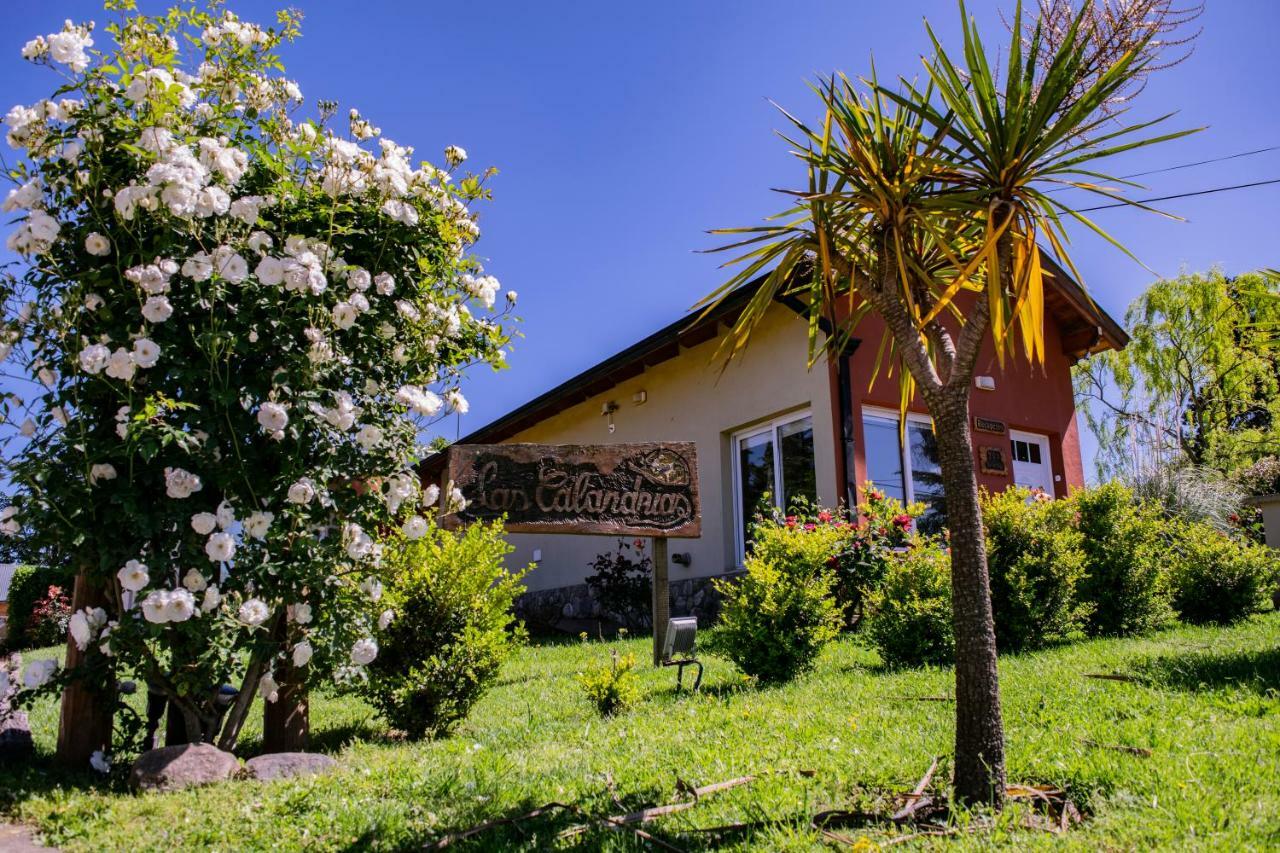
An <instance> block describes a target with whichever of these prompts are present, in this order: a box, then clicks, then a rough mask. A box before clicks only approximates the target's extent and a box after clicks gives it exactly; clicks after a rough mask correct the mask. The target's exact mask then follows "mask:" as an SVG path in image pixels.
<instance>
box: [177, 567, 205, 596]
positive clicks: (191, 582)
mask: <svg viewBox="0 0 1280 853" xmlns="http://www.w3.org/2000/svg"><path fill="white" fill-rule="evenodd" d="M182 585H183V586H185V587H186V588H187V589H189V590H190V591H191V592H203V591H204V590H205V588H206V587H207V586H208V585H209V582H208V581H207V580H205V577H204V575H202V574H200V572H198V571H196V570H195V569H188V570H187V573H186V574H185V575H184V576H183V578H182Z"/></svg>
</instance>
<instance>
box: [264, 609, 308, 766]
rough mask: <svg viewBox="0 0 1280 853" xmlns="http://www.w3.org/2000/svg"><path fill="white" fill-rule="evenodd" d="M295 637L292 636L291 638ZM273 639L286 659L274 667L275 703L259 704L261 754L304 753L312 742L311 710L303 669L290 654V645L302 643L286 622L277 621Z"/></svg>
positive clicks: (283, 620) (305, 672)
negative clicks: (280, 645)
mask: <svg viewBox="0 0 1280 853" xmlns="http://www.w3.org/2000/svg"><path fill="white" fill-rule="evenodd" d="M291 633H294V634H295V636H293V637H290V634H291ZM276 639H277V641H278V642H280V643H283V644H284V645H285V659H284V660H283V661H282V662H281V663H280V665H279V666H277V667H276V671H275V678H276V684H278V685H279V689H278V690H277V691H276V701H274V702H263V703H262V751H263V752H266V753H271V752H305V751H306V749H307V746H308V741H309V740H310V738H311V708H310V705H309V703H308V702H307V671H306V667H296V666H294V665H293V657H292V655H290V654H289V649H290V648H291V647H292V641H296V640H299V639H301V638H300V637H299V636H297V635H296V632H292V631H291V629H290V625H289V624H288V619H287V618H286V619H282V620H280V625H279V627H278V628H277V629H276Z"/></svg>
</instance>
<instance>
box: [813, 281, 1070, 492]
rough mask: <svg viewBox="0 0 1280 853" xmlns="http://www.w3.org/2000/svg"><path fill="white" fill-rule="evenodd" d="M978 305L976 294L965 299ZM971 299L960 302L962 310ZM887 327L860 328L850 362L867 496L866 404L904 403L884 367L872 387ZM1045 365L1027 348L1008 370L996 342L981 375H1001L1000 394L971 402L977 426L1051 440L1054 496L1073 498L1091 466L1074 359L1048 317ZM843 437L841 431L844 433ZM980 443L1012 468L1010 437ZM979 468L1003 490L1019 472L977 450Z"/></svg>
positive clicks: (918, 408)
mask: <svg viewBox="0 0 1280 853" xmlns="http://www.w3.org/2000/svg"><path fill="white" fill-rule="evenodd" d="M964 296H967V297H968V301H970V302H971V301H972V298H973V296H972V295H971V294H965V295H964ZM964 301H965V299H964V298H963V297H962V298H961V299H958V300H957V302H958V303H960V306H961V307H962V308H964V307H967V306H965V305H964ZM883 332H884V323H883V321H881V320H880V318H879V317H878V316H874V315H871V316H868V317H867V318H865V319H864V320H863V321H862V322H861V323H860V324H859V326H858V328H857V329H856V330H855V332H854V335H855V336H856V337H858V338H861V340H862V344H861V346H859V347H858V349H857V351H856V352H855V353H854V354H853V356H852V358H851V359H850V384H851V385H852V388H853V402H854V467H855V470H856V472H857V478H858V479H857V486H858V490H859V497H860V498H861V489H862V484H863V483H864V482H865V481H866V479H867V465H866V457H865V443H864V441H863V436H862V415H861V408H862V407H863V406H882V407H884V408H888V409H894V410H896V409H897V408H898V405H899V391H898V378H897V374H896V373H895V374H894V376H892V377H890V376H888V375H887V371H886V370H885V369H884V368H885V365H882V369H881V374H880V376H879V377H877V379H876V381H875V383H874V384H870V380H871V374H872V367H873V366H874V365H875V360H876V353H877V351H878V350H879V348H880V338H881V335H882V333H883ZM1044 345H1045V363H1044V365H1043V366H1041V365H1037V366H1035V367H1032V366H1031V364H1030V363H1029V362H1028V361H1027V360H1026V358H1025V357H1024V356H1023V355H1022V354H1021V352H1020V351H1018V352H1016V353H1015V354H1014V355H1012V356H1008V355H1007V356H1006V358H1005V363H1004V367H1003V368H1001V367H1000V365H999V364H998V362H997V361H996V358H995V350H994V347H993V345H992V343H991V341H990V339H989V338H988V341H987V343H986V344H985V345H984V346H983V349H982V352H981V353H980V354H979V356H978V363H977V366H976V368H975V370H974V375H975V376H991V377H994V378H995V382H996V387H995V390H994V391H983V390H980V389H979V388H976V387H975V388H974V389H973V391H972V393H971V395H970V398H969V415H970V428H972V424H973V420H972V418H974V417H983V418H992V419H995V420H1000V421H1004V422H1005V424H1006V426H1007V427H1008V429H1016V430H1022V431H1024V432H1033V433H1039V434H1041V435H1044V436H1047V437H1048V439H1049V449H1050V454H1049V455H1050V457H1051V460H1052V463H1053V474H1054V477H1055V480H1054V492H1055V494H1056V496H1057V497H1066V495H1067V492H1068V490H1069V489H1071V488H1073V487H1079V486H1083V485H1084V464H1083V462H1082V460H1081V457H1080V436H1079V431H1078V429H1077V426H1076V411H1075V403H1074V400H1073V397H1072V392H1071V362H1070V361H1069V360H1068V358H1067V356H1066V355H1065V354H1064V353H1063V352H1062V340H1061V337H1060V335H1059V332H1058V326H1057V324H1056V323H1055V322H1054V321H1053V320H1052V318H1048V319H1047V320H1046V323H1045V341H1044ZM910 408H911V410H912V411H915V412H921V413H924V412H925V411H926V410H925V407H924V404H923V402H922V401H921V400H920V399H919V396H918V395H917V398H916V399H915V400H913V401H912V404H911V406H910ZM836 435H837V436H839V432H838V431H837V433H836ZM973 440H974V444H975V445H979V446H980V445H983V444H989V445H992V446H998V447H1001V448H1002V449H1003V450H1004V455H1005V463H1006V465H1008V466H1009V467H1010V469H1012V459H1011V458H1010V454H1009V436H1008V434H1007V432H1006V434H1005V435H992V434H988V433H980V432H976V431H975V432H974V433H973ZM974 469H975V470H976V471H978V483H979V485H982V486H986V487H987V488H988V489H992V490H1000V489H1003V488H1005V487H1007V486H1008V485H1009V484H1010V483H1011V482H1012V475H1010V476H1008V477H1001V476H996V475H991V474H983V473H981V470H980V466H979V464H978V458H977V453H976V452H975V454H974Z"/></svg>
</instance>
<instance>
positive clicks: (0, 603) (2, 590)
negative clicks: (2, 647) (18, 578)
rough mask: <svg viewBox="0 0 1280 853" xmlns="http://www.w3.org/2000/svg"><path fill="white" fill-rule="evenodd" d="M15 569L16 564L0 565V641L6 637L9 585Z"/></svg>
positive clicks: (16, 567)
mask: <svg viewBox="0 0 1280 853" xmlns="http://www.w3.org/2000/svg"><path fill="white" fill-rule="evenodd" d="M17 569H18V564H17V563H0V640H3V639H4V638H5V637H6V636H8V627H9V584H10V582H12V581H13V573H14V572H15V571H17Z"/></svg>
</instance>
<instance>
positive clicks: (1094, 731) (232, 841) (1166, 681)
mask: <svg viewBox="0 0 1280 853" xmlns="http://www.w3.org/2000/svg"><path fill="white" fill-rule="evenodd" d="M619 646H625V647H627V648H629V649H630V650H631V651H634V652H635V653H636V655H637V657H638V658H639V659H641V660H643V659H644V657H645V654H646V650H647V641H646V640H640V639H637V640H633V641H629V642H626V643H621V644H602V643H586V644H581V643H566V644H547V645H539V646H533V647H531V648H528V649H526V650H524V651H522V652H521V653H520V654H519V655H518V657H517V658H516V659H515V660H513V661H512V662H511V663H509V664H508V665H507V666H506V667H505V668H504V669H503V672H502V675H501V678H500V680H499V683H498V685H497V686H496V687H494V689H493V690H491V691H490V692H489V693H488V694H487V695H486V696H485V698H484V699H483V700H482V701H481V703H480V704H479V705H478V706H477V708H476V709H475V711H474V712H473V713H472V715H471V717H470V718H469V719H468V720H467V721H466V722H465V723H464V724H463V725H462V726H461V727H460V728H459V729H458V730H457V731H456V732H455V733H454V734H453V735H452V736H451V737H448V738H445V739H442V740H439V741H435V742H429V743H422V744H407V743H396V742H393V741H388V740H385V739H384V737H383V735H382V732H383V728H384V727H383V726H382V725H380V723H379V721H378V720H377V718H376V717H374V716H373V715H372V713H371V712H370V711H369V709H368V708H367V707H366V706H364V705H363V704H362V703H361V702H359V701H357V700H354V699H350V698H335V697H327V696H319V697H316V698H315V701H314V705H313V708H314V710H313V729H314V731H315V734H316V741H317V746H318V748H321V749H324V750H327V751H331V752H332V753H333V754H334V755H335V756H336V757H337V758H338V760H339V762H340V765H341V770H340V771H339V772H337V773H335V774H333V775H330V776H326V777H321V778H315V779H310V780H305V781H290V782H279V783H265V784H264V783H255V782H234V783H227V784H222V785H217V786H213V787H209V788H205V789H200V790H197V791H189V792H185V793H179V794H167V795H147V796H134V795H131V794H128V793H126V792H124V791H123V790H120V789H113V788H111V787H109V786H107V785H106V784H105V783H102V782H100V781H96V780H95V779H93V778H92V777H91V776H90V774H88V773H85V774H62V773H59V772H57V771H54V770H52V769H50V768H49V766H48V765H47V764H44V763H42V764H40V765H38V766H37V767H35V768H29V769H26V770H21V771H13V770H6V771H0V809H3V810H4V812H5V813H6V814H7V815H8V817H9V818H10V819H16V820H22V821H27V822H30V823H32V824H33V825H35V826H36V827H37V828H38V830H39V832H40V833H42V835H43V837H44V839H45V840H46V841H47V842H48V843H52V844H57V845H61V846H64V847H65V848H67V849H72V850H77V849H83V850H88V849H93V850H111V849H128V850H136V851H140V850H175V849H191V848H196V847H216V848H219V849H224V850H246V849H264V848H277V849H302V848H306V849H347V848H353V849H407V848H409V847H419V846H421V845H422V844H423V843H424V842H430V841H434V840H435V839H437V838H439V837H441V836H442V835H444V834H445V833H447V832H450V831H457V830H461V829H465V828H467V827H469V826H471V825H473V824H476V823H479V822H481V821H485V820H489V819H493V818H500V817H510V816H515V815H518V814H522V813H524V812H526V811H529V810H531V809H533V808H535V807H537V806H540V805H543V804H544V803H547V802H549V801H553V800H554V801H560V802H566V803H575V804H577V805H578V806H580V807H581V808H582V809H584V810H585V811H587V812H588V813H591V814H598V815H607V814H615V813H617V812H618V811H619V810H620V809H619V805H618V804H617V803H615V801H614V797H615V796H616V797H617V799H618V800H620V801H621V805H622V806H623V807H625V808H626V809H631V808H635V807H638V806H642V805H649V804H661V803H665V802H672V801H675V800H678V799H681V798H682V796H681V795H680V794H679V793H678V792H677V790H676V783H677V779H682V780H685V781H687V782H689V783H691V784H694V785H699V784H706V783H710V782H715V781H719V780H723V779H728V778H731V777H735V776H739V775H743V774H748V773H759V772H761V771H779V772H777V773H774V774H771V775H768V776H765V777H762V778H761V779H760V780H759V781H757V782H755V783H754V784H752V785H747V786H744V787H741V788H737V789H734V790H731V791H727V792H724V793H720V794H716V795H714V796H710V797H707V798H705V800H704V801H703V802H702V803H701V804H700V805H698V806H697V807H696V808H694V809H691V810H689V811H686V812H682V813H679V814H674V815H670V816H668V817H664V818H660V819H659V820H658V821H656V822H655V823H652V824H650V825H649V828H650V830H651V831H653V832H654V833H655V834H658V835H659V836H661V837H662V838H664V839H666V840H667V841H669V842H671V843H673V844H675V845H676V846H677V847H679V848H681V849H707V848H709V847H712V846H714V845H715V844H719V845H721V847H722V848H723V849H734V850H814V849H823V847H824V843H823V842H822V840H821V839H820V837H819V836H818V835H817V834H816V833H815V832H813V831H812V830H811V829H810V828H809V817H810V816H811V815H812V814H814V813H815V812H817V811H818V810H820V809H823V808H829V807H837V808H848V807H851V806H853V805H862V806H869V805H874V804H875V803H876V801H877V798H882V797H883V795H884V793H886V792H893V791H901V790H904V789H909V788H910V787H911V786H912V785H913V784H914V782H915V781H916V779H917V778H918V777H919V776H920V775H921V773H922V772H923V771H924V769H925V768H926V767H927V766H928V765H929V762H930V761H931V759H932V758H933V757H934V756H937V755H944V756H945V755H946V754H948V752H949V750H950V745H951V730H952V713H953V706H952V705H950V704H949V703H942V702H922V701H911V700H909V699H904V698H903V697H912V696H936V695H940V694H944V693H947V692H949V690H950V687H951V674H950V672H948V671H946V670H938V669H931V670H912V671H905V672H897V673H885V672H882V671H880V670H879V669H878V668H877V663H876V657H875V655H874V653H872V652H870V651H867V650H866V649H865V648H863V647H862V646H860V645H858V644H857V643H856V642H855V641H853V640H848V639H846V640H842V641H840V642H838V643H836V644H835V645H834V646H833V647H832V648H831V649H830V650H829V651H827V652H826V653H825V654H824V655H823V657H822V659H821V661H820V664H819V666H818V668H817V670H816V671H815V672H813V673H812V674H810V675H808V676H805V677H803V678H801V679H800V680H798V681H796V682H795V683H793V684H790V685H786V686H782V687H773V688H767V689H755V688H752V687H749V686H746V685H744V684H743V683H742V681H741V677H740V676H738V675H737V674H736V672H735V671H734V669H733V667H732V666H731V665H729V664H728V663H725V662H723V661H719V660H716V659H714V658H711V659H708V661H707V663H708V670H707V677H706V679H705V681H704V684H703V691H702V693H701V694H699V695H688V694H685V695H675V694H674V692H673V687H674V680H675V673H674V671H672V670H662V671H653V670H649V669H645V670H644V671H643V673H642V676H641V678H642V683H643V694H644V698H643V699H642V701H641V702H640V704H639V705H638V706H636V707H635V708H634V709H633V710H631V711H630V712H627V713H625V714H622V715H620V716H617V717H613V718H610V719H601V718H599V717H598V716H597V715H596V714H595V712H594V710H593V709H592V707H591V706H590V705H589V703H588V702H587V700H586V699H585V697H584V696H583V695H582V693H581V690H580V688H579V687H578V685H577V684H576V683H575V681H574V678H573V676H574V673H575V672H577V671H578V670H579V669H580V668H582V667H583V666H584V665H585V664H586V663H587V662H588V661H591V660H593V659H600V658H602V657H603V656H605V655H606V654H607V653H608V649H609V648H611V647H619ZM1000 670H1001V684H1002V688H1003V695H1004V708H1005V725H1006V731H1007V734H1008V742H1009V775H1010V779H1011V780H1016V781H1024V782H1039V783H1049V784H1055V785H1059V786H1062V787H1064V788H1067V789H1069V790H1070V791H1071V793H1072V795H1073V797H1074V798H1075V800H1076V802H1077V803H1078V804H1080V805H1081V807H1082V808H1084V809H1085V810H1086V812H1087V813H1088V814H1089V819H1088V820H1087V822H1086V823H1085V824H1084V825H1083V827H1081V828H1079V829H1076V830H1073V831H1072V832H1071V833H1069V834H1068V835H1067V836H1066V837H1065V838H1054V837H1052V836H1049V835H1048V834H1046V833H1038V832H1032V831H1027V830H1020V829H1019V828H1018V827H1017V825H1016V810H1015V811H1014V812H1011V813H1008V814H1007V815H1006V816H1005V817H1003V818H1001V819H999V820H997V821H996V825H995V827H994V828H993V829H991V830H989V831H984V832H982V833H975V834H971V835H966V836H963V837H961V838H960V839H959V840H947V841H942V840H939V839H922V840H920V841H919V842H914V843H913V844H918V845H924V846H937V847H941V846H948V847H952V846H954V847H959V848H964V849H970V848H987V847H997V846H1003V847H1010V848H1017V849H1024V848H1034V847H1046V848H1047V847H1049V846H1053V847H1054V848H1055V849H1058V848H1063V847H1065V848H1068V849H1090V850H1092V849H1099V848H1109V849H1148V848H1153V847H1154V848H1164V849H1179V850H1185V849H1231V850H1242V849H1264V848H1273V849H1274V848H1275V847H1277V846H1278V845H1280V614H1274V613H1273V614H1268V615H1266V616H1260V617H1256V618H1254V619H1252V620H1250V621H1248V622H1246V623H1244V624H1241V625H1238V626H1235V627H1232V628H1225V629H1213V628H1178V629H1175V630H1170V631H1168V632H1164V633H1160V634H1156V635H1154V636H1151V637H1146V638H1140V639H1132V640H1106V641H1093V642H1084V643H1078V644H1075V645H1071V646H1066V647H1062V648H1058V649H1054V650H1051V651H1047V652H1042V653H1038V654H1030V655H1022V656H1016V657H1014V656H1010V657H1007V658H1005V659H1003V660H1002V661H1001V667H1000ZM1091 672H1095V673H1096V672H1123V673H1128V674H1131V675H1134V676H1136V677H1138V678H1139V679H1140V681H1138V682H1120V681H1102V680H1096V679H1089V678H1085V677H1084V675H1085V674H1086V673H1091ZM55 721H56V712H55V709H54V707H53V706H52V704H51V703H50V704H47V705H45V706H42V707H41V708H39V709H37V710H36V712H35V713H34V715H33V725H34V727H35V728H36V735H37V740H38V744H39V748H40V750H41V751H42V754H45V755H47V753H48V752H50V751H51V750H52V746H53V737H54V734H53V732H54V725H55ZM1085 740H1093V741H1097V742H1099V743H1104V744H1127V745H1131V746H1141V747H1147V748H1150V749H1151V750H1153V755H1152V756H1151V757H1149V758H1143V757H1139V756H1135V755H1130V754H1127V753H1122V752H1116V751H1111V750H1106V749H1099V748H1095V747H1090V746H1088V745H1086V744H1085V743H1084V741H1085ZM255 741H256V736H253V735H251V736H250V738H249V740H248V741H247V742H246V743H245V745H244V746H245V750H246V753H247V752H251V751H252V749H253V747H254V745H255ZM801 770H812V771H814V773H813V775H812V776H806V775H803V774H801V773H799V772H798V771H801ZM944 770H945V767H944ZM731 821H744V822H745V821H770V822H771V823H770V824H768V825H766V826H764V827H762V828H758V829H755V830H753V831H750V832H746V833H740V834H738V835H726V836H723V837H720V838H713V837H708V836H706V835H705V834H704V835H699V834H698V833H695V832H692V831H691V830H694V829H696V828H698V827H709V826H715V825H720V824H724V823H727V822H731ZM573 823H575V819H574V818H573V817H572V816H570V815H565V814H560V815H550V816H547V817H544V818H540V819H537V820H534V821H529V822H527V823H524V824H521V826H520V827H519V828H512V827H507V828H501V829H497V830H494V831H492V832H489V833H486V834H485V835H482V836H479V837H477V838H476V839H474V840H473V841H472V842H471V844H470V846H468V845H466V844H462V845H458V847H460V848H462V849H482V850H493V849H518V850H543V849H548V848H550V849H555V848H556V846H557V842H556V841H555V836H556V834H557V833H558V832H559V831H560V830H562V829H564V828H565V827H566V826H569V825H572V824H573ZM845 832H846V834H849V835H852V836H854V837H857V836H858V835H859V834H866V835H869V836H870V837H872V838H873V839H879V840H884V839H885V838H886V836H885V835H884V834H880V833H875V832H871V831H867V832H860V831H858V830H846V831H845ZM572 843H573V844H575V845H577V847H576V848H575V849H592V850H594V849H619V850H622V849H640V848H639V847H638V845H637V842H636V839H635V838H634V837H633V836H630V835H626V834H622V833H615V832H610V831H607V830H600V831H596V832H592V833H589V834H587V835H584V836H579V837H578V838H577V839H575V841H574V842H572ZM561 846H568V843H561ZM912 846H913V845H912V844H908V845H904V847H906V848H911V847H912Z"/></svg>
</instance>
